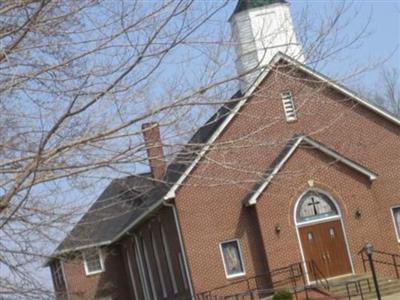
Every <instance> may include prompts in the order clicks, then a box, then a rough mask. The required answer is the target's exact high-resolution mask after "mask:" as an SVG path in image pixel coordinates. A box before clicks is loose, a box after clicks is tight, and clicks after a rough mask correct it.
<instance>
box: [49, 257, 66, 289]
mask: <svg viewBox="0 0 400 300" xmlns="http://www.w3.org/2000/svg"><path fill="white" fill-rule="evenodd" d="M51 269H52V275H53V282H54V286H55V289H56V290H60V289H64V288H65V284H64V274H63V269H62V265H61V262H60V261H59V260H56V261H55V262H54V263H53V265H52V266H51Z"/></svg>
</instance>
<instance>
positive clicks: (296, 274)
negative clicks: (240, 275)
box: [196, 262, 308, 300]
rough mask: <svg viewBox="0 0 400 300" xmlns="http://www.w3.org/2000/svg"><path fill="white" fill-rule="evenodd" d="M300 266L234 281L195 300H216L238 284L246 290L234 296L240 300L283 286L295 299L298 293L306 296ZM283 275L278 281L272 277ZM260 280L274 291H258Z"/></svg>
mask: <svg viewBox="0 0 400 300" xmlns="http://www.w3.org/2000/svg"><path fill="white" fill-rule="evenodd" d="M302 264H303V262H298V263H294V264H291V265H289V266H287V267H282V268H278V269H275V270H272V271H270V272H268V273H264V274H259V275H256V276H253V277H250V278H246V279H242V280H238V281H235V282H233V283H231V284H227V285H223V286H219V287H217V288H214V289H212V290H209V291H206V292H202V293H199V294H197V295H196V299H199V300H203V299H204V300H208V299H214V297H216V298H215V299H218V297H220V296H217V295H218V294H220V293H221V291H222V290H224V289H227V288H231V287H232V286H239V285H240V284H242V285H244V286H246V288H245V289H244V290H243V292H241V293H238V294H234V296H235V297H237V299H242V298H243V297H244V295H247V296H250V298H251V299H255V298H254V297H255V296H254V295H255V294H256V293H259V292H260V291H261V290H263V291H269V290H270V291H277V290H278V289H277V288H276V287H278V286H285V285H290V286H291V289H292V290H293V292H294V294H295V297H296V299H297V292H298V291H300V290H304V291H305V293H306V294H307V293H308V292H307V288H306V283H307V282H306V279H305V274H304V271H303V267H302ZM285 274H287V275H288V276H287V277H285V278H280V279H278V280H274V277H278V276H281V275H285ZM260 278H265V279H266V280H267V282H269V283H270V284H271V285H272V286H274V287H275V288H274V289H265V288H264V289H260V288H259V287H258V283H257V280H258V279H260ZM299 280H301V283H302V284H300V285H298V281H299ZM251 283H255V286H254V285H252V284H251ZM253 286H254V287H253ZM230 297H231V298H232V297H233V296H230ZM240 297H242V298H240Z"/></svg>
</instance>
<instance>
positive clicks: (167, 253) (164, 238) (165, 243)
mask: <svg viewBox="0 0 400 300" xmlns="http://www.w3.org/2000/svg"><path fill="white" fill-rule="evenodd" d="M160 231H161V240H162V243H163V248H164V249H163V250H164V253H165V256H166V258H167V267H168V272H169V275H170V277H171V281H172V287H173V290H174V294H175V295H176V294H178V285H177V283H176V278H175V272H174V267H173V264H172V259H171V252H170V250H169V245H168V240H167V236H166V235H165V231H164V226H163V224H160Z"/></svg>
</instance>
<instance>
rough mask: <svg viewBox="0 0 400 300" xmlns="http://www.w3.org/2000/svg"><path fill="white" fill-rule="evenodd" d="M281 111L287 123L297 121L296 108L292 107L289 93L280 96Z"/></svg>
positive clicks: (292, 102)
mask: <svg viewBox="0 0 400 300" xmlns="http://www.w3.org/2000/svg"><path fill="white" fill-rule="evenodd" d="M281 97H282V104H283V110H284V111H285V117H286V121H287V122H293V121H296V120H297V115H296V108H295V107H294V101H293V96H292V93H291V92H283V93H282V94H281Z"/></svg>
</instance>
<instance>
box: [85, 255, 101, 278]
mask: <svg viewBox="0 0 400 300" xmlns="http://www.w3.org/2000/svg"><path fill="white" fill-rule="evenodd" d="M83 263H84V266H85V273H86V275H92V274H97V273H100V272H104V262H103V255H102V253H101V250H100V249H90V250H87V251H85V252H84V253H83Z"/></svg>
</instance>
